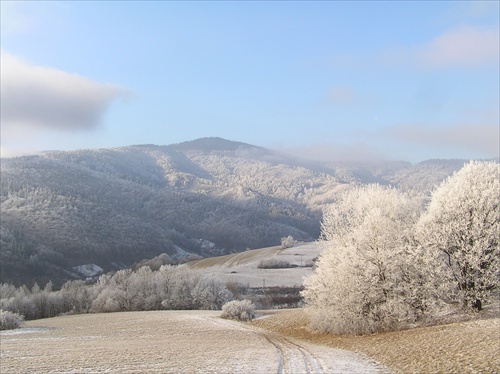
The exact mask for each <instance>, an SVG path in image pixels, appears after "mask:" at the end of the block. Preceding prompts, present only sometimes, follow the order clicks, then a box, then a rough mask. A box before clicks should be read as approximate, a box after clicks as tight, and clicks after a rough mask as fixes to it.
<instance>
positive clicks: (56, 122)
mask: <svg viewBox="0 0 500 374" xmlns="http://www.w3.org/2000/svg"><path fill="white" fill-rule="evenodd" d="M0 86H1V93H0V101H1V102H0V104H1V131H2V137H1V142H2V152H1V153H2V157H10V156H17V155H20V154H28V153H33V152H34V151H35V150H37V149H38V150H39V147H37V139H39V138H40V137H42V136H43V135H49V134H52V135H54V134H56V133H68V132H74V131H91V130H94V129H96V128H97V127H98V126H99V125H100V124H101V122H102V118H103V116H104V114H105V112H106V111H107V110H108V109H109V107H110V105H111V104H112V103H113V102H114V101H115V100H118V99H127V98H128V97H129V96H130V92H129V91H127V90H125V89H124V88H122V87H119V86H117V85H112V84H102V83H97V82H93V81H91V80H89V79H87V78H84V77H81V76H79V75H76V74H70V73H67V72H64V71H61V70H57V69H53V68H48V67H42V66H35V65H31V64H28V63H26V62H24V61H22V60H20V59H18V58H16V57H15V56H12V55H11V54H9V53H7V52H5V51H2V52H1V80H0Z"/></svg>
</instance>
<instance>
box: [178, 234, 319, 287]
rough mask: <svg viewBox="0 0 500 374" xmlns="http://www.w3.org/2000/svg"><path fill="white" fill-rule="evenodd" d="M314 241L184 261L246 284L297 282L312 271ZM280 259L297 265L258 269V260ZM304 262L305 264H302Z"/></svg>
mask: <svg viewBox="0 0 500 374" xmlns="http://www.w3.org/2000/svg"><path fill="white" fill-rule="evenodd" d="M320 251H321V250H320V247H319V245H318V243H316V242H312V243H302V244H297V245H295V246H294V247H291V248H286V249H281V247H269V248H262V249H254V250H250V251H245V252H240V253H236V254H232V255H227V256H219V257H210V258H205V259H203V260H198V261H192V262H190V263H188V264H187V266H190V267H192V268H195V269H203V271H204V272H207V273H209V274H213V275H215V276H216V277H218V278H219V279H223V280H224V281H229V282H238V283H242V284H244V285H249V286H250V287H263V286H265V287H276V286H281V287H293V286H301V285H302V283H303V278H304V277H306V276H308V275H310V274H311V273H312V266H311V265H312V261H313V259H314V258H315V257H317V256H318V255H319V253H320ZM272 260H276V261H283V262H287V263H290V264H291V265H296V266H297V267H292V268H287V269H259V268H258V266H259V263H260V262H261V261H272ZM305 265H308V266H305Z"/></svg>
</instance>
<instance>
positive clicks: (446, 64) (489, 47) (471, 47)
mask: <svg viewBox="0 0 500 374" xmlns="http://www.w3.org/2000/svg"><path fill="white" fill-rule="evenodd" d="M499 32H500V30H499V28H498V26H495V27H476V26H461V27H458V28H455V29H453V30H449V31H447V32H444V33H442V34H441V35H438V36H436V37H435V38H433V39H432V40H430V41H429V42H428V43H425V44H422V45H419V46H412V47H401V48H395V49H392V50H388V51H384V52H383V53H382V54H381V60H382V62H384V63H390V64H395V65H399V64H404V65H408V64H409V65H416V66H417V67H423V68H430V69H442V68H457V67H458V68H478V67H483V66H494V65H495V64H498V63H499V48H500V35H499Z"/></svg>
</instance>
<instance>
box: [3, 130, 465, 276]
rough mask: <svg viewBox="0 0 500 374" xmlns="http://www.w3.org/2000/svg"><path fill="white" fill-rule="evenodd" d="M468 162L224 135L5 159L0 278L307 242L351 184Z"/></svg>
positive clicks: (400, 178) (440, 175)
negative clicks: (328, 152)
mask: <svg viewBox="0 0 500 374" xmlns="http://www.w3.org/2000/svg"><path fill="white" fill-rule="evenodd" d="M464 162H465V161H463V160H462V161H453V162H451V161H442V162H437V163H432V164H430V165H428V164H416V165H411V164H408V163H400V162H392V163H391V162H387V163H381V164H370V165H362V164H359V163H358V164H356V166H353V165H348V164H346V163H322V162H316V161H310V160H302V159H300V157H296V156H293V155H292V156H288V155H286V154H283V153H281V152H276V151H273V150H270V149H266V148H262V147H257V146H252V145H249V144H246V143H241V142H233V141H229V140H225V139H222V138H201V139H196V140H194V141H190V142H183V143H178V144H173V145H166V146H157V145H135V146H127V147H119V148H110V149H106V148H104V149H95V150H78V151H57V152H46V153H44V154H42V155H38V156H23V157H15V158H9V159H2V162H1V180H0V182H1V194H0V198H1V212H2V214H1V216H0V218H1V227H0V228H1V237H0V244H1V253H0V254H1V258H0V260H1V268H0V276H1V279H2V282H9V283H14V284H22V283H30V282H34V281H37V282H39V283H45V282H47V281H48V280H49V279H51V280H52V281H53V282H54V283H55V284H61V283H63V282H64V281H66V280H68V279H73V278H75V277H78V275H77V274H75V273H74V271H73V268H75V267H78V266H82V265H86V264H95V265H97V266H99V267H101V268H102V269H104V271H110V270H115V269H118V268H122V267H126V266H131V265H133V264H134V263H137V262H140V261H142V260H144V259H151V258H154V257H156V256H158V255H160V254H162V253H166V254H167V255H169V256H172V257H175V256H177V254H178V253H179V250H178V249H179V248H180V249H181V250H182V251H185V252H186V253H193V254H196V255H202V256H205V257H206V256H212V255H217V254H227V253H232V252H238V251H242V250H245V249H246V248H261V247H267V246H272V245H277V244H279V242H280V239H281V238H282V237H285V236H288V235H292V236H293V237H294V238H295V239H297V240H302V241H311V240H315V239H316V238H317V237H318V235H319V230H320V221H321V212H322V209H323V207H324V206H325V205H327V204H330V203H332V202H334V201H335V198H336V196H338V194H339V193H341V192H342V191H344V190H345V189H346V188H350V187H351V186H353V185H361V184H366V183H373V182H377V183H381V184H386V185H394V186H396V187H399V188H403V189H408V190H414V191H416V192H418V193H420V194H425V192H427V191H429V190H430V189H431V188H432V186H433V185H435V184H437V183H439V182H440V181H441V180H442V179H444V178H445V177H446V176H448V175H450V174H451V173H453V172H454V171H456V170H458V169H459V168H460V167H461V165H463V163H464ZM200 240H201V241H200ZM200 243H213V245H210V246H204V247H202V246H201V244H200ZM207 248H210V249H207Z"/></svg>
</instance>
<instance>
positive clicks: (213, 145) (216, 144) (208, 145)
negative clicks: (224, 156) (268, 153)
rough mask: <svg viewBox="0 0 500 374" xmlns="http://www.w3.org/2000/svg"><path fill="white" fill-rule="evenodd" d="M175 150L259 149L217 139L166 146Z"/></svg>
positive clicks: (245, 144) (203, 139)
mask: <svg viewBox="0 0 500 374" xmlns="http://www.w3.org/2000/svg"><path fill="white" fill-rule="evenodd" d="M168 147H169V148H172V149H175V150H184V151H187V150H197V151H206V152H210V151H236V150H237V149H240V148H260V147H256V146H253V145H250V144H247V143H242V142H235V141H232V140H227V139H223V138H219V137H208V138H200V139H195V140H191V141H187V142H182V143H177V144H172V145H169V146H168Z"/></svg>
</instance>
